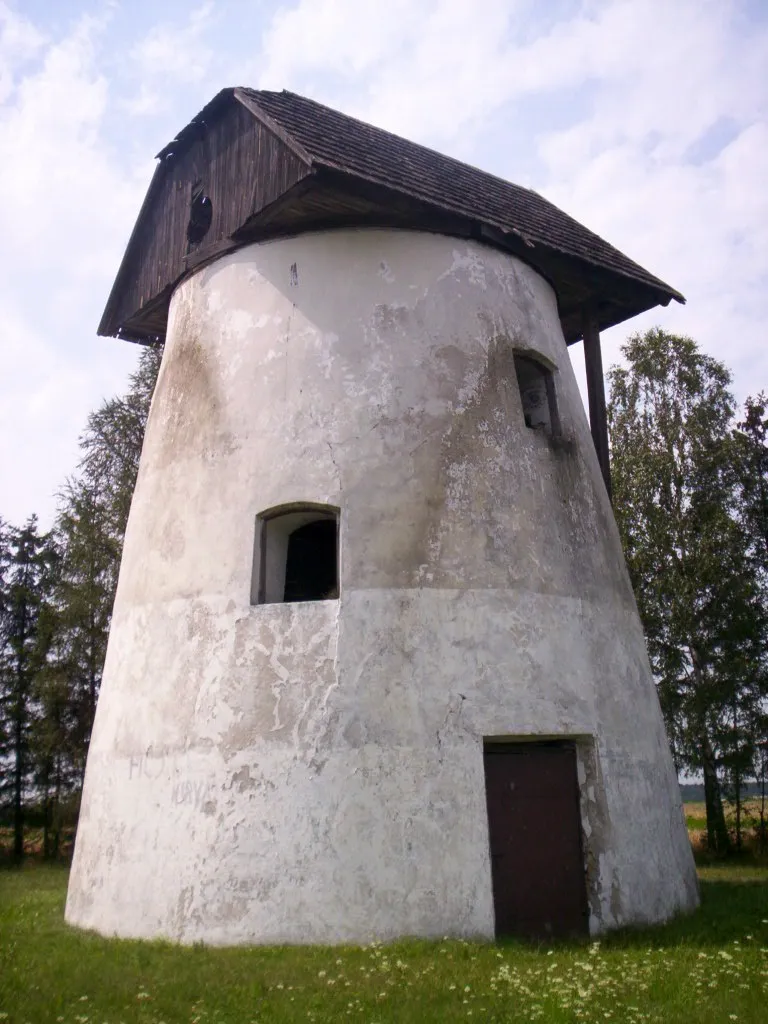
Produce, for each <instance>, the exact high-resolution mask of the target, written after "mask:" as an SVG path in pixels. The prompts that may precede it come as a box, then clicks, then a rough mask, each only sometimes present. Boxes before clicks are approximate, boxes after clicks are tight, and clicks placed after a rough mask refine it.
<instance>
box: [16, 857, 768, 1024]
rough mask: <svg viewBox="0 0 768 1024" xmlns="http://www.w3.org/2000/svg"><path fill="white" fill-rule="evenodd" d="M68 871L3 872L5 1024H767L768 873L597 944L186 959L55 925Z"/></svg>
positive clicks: (720, 875) (210, 952) (401, 947)
mask: <svg viewBox="0 0 768 1024" xmlns="http://www.w3.org/2000/svg"><path fill="white" fill-rule="evenodd" d="M66 881H67V874H66V870H65V869H63V868H50V867H40V866H30V867H28V868H26V869H24V870H23V871H10V870H5V871H0V1021H3V1022H7V1024H25V1022H29V1024H48V1022H58V1024H62V1022H64V1024H119V1022H123V1024H133V1022H142V1024H160V1022H165V1024H177V1022H179V1024H181V1022H183V1024H209V1022H210V1024H213V1022H220V1024H223V1022H231V1024H250V1022H252V1021H254V1022H255V1021H259V1022H262V1021H264V1022H272V1021H275V1022H278V1021H290V1022H293V1021H316V1022H321V1021H346V1020H349V1021H366V1022H368V1024H371V1022H382V1024H383V1022H384V1021H398V1022H399V1021H402V1022H417V1021H418V1022H422V1021H439V1022H443V1021H459V1020H461V1021H467V1020H468V1021H474V1020H482V1021H558V1022H564V1021H573V1022H586V1021H589V1022H600V1024H606V1022H616V1024H639V1022H647V1021H655V1022H659V1024H676V1022H681V1024H682V1022H685V1024H691V1022H696V1024H709V1022H712V1024H714V1022H718V1024H720V1022H723V1024H730V1022H731V1021H739V1022H742V1024H745V1022H754V1024H765V1022H766V1021H768V870H766V869H765V868H759V867H741V868H738V867H737V868H731V867H709V868H704V869H702V909H701V910H700V911H699V913H697V914H696V915H694V916H693V917H689V918H684V919H680V920H677V921H675V922H673V923H672V924H670V925H667V926H666V927H663V928H656V929H649V930H645V931H642V932H639V931H636V932H625V933H622V934H618V935H612V936H610V937H609V938H604V939H603V940H602V941H601V942H600V943H591V944H582V945H579V944H573V943H572V944H568V945H561V946H553V947H546V946H544V947H541V948H532V947H526V946H523V945H520V944H515V943H504V944H500V945H488V944H480V943H465V942H455V941H452V942H447V941H443V942H417V941H409V942H400V943H396V944H394V945H386V946H380V945H376V946H367V947H364V948H352V947H339V948H295V947H288V948H253V949H229V950H222V949H209V948H205V947H202V946H195V947H192V948H181V947H178V946H172V945H168V944H165V943H149V942H126V941H118V940H107V939H102V938H99V937H97V936H95V935H90V934H83V933H81V932H78V931H75V930H73V929H70V928H68V927H67V926H66V925H65V924H64V921H63V910H64V897H65V891H66Z"/></svg>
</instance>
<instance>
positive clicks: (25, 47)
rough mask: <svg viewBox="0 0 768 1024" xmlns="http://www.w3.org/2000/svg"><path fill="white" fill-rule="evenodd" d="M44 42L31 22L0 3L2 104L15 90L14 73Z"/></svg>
mask: <svg viewBox="0 0 768 1024" xmlns="http://www.w3.org/2000/svg"><path fill="white" fill-rule="evenodd" d="M43 42H44V39H43V35H42V33H40V32H39V31H38V30H37V28H35V26H34V25H33V24H32V23H31V22H30V21H28V20H27V19H26V18H24V17H22V16H21V15H19V14H17V13H16V12H14V11H12V10H11V8H10V7H8V6H7V5H6V4H4V3H0V103H2V102H4V100H5V99H6V97H7V96H8V95H9V93H10V92H11V90H12V88H13V73H14V71H15V70H16V69H17V68H18V67H20V66H22V65H23V64H25V63H26V62H27V61H28V60H30V59H31V58H32V57H34V56H35V54H36V53H37V52H38V51H39V50H40V48H41V47H42V45H43Z"/></svg>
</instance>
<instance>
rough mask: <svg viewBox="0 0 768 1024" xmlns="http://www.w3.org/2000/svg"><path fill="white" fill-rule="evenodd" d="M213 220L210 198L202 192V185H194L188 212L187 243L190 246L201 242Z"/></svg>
mask: <svg viewBox="0 0 768 1024" xmlns="http://www.w3.org/2000/svg"><path fill="white" fill-rule="evenodd" d="M212 219H213V204H212V203H211V197H210V196H208V195H206V194H205V192H204V191H203V186H202V185H196V186H195V187H194V188H193V190H192V203H191V206H190V210H189V224H187V241H188V242H189V244H190V245H197V243H198V242H202V240H203V239H204V238H205V236H206V235H207V234H208V230H209V228H210V226H211V220H212Z"/></svg>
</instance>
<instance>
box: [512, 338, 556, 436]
mask: <svg viewBox="0 0 768 1024" xmlns="http://www.w3.org/2000/svg"><path fill="white" fill-rule="evenodd" d="M515 373H516V374H517V384H518V387H519V388H520V400H521V402H522V406H523V417H524V419H525V425H526V427H529V428H530V429H531V430H537V429H538V430H544V432H545V433H547V434H549V435H550V436H552V435H555V434H557V433H559V431H560V421H559V418H558V414H557V403H556V401H555V382H554V378H553V376H552V371H551V370H550V369H548V368H547V367H546V366H544V365H543V364H542V363H540V362H538V360H536V359H531V358H530V357H529V356H521V355H516V356H515Z"/></svg>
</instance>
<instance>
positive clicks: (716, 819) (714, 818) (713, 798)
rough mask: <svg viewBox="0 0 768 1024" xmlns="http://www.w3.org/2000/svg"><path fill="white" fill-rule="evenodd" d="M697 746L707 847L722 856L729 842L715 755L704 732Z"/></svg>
mask: <svg viewBox="0 0 768 1024" xmlns="http://www.w3.org/2000/svg"><path fill="white" fill-rule="evenodd" d="M699 745H700V748H701V761H702V768H703V770H704V800H705V802H706V807H707V846H708V847H709V849H710V850H711V851H712V852H713V853H717V854H720V855H723V854H725V853H728V851H729V850H730V846H731V841H730V837H729V836H728V829H727V827H726V824H725V812H724V810H723V798H722V795H721V793H720V780H719V779H718V777H717V766H716V764H715V755H714V751H713V750H712V744H711V743H710V741H709V736H708V735H707V734H706V732H704V733H702V734H701V736H700V737H699Z"/></svg>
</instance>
